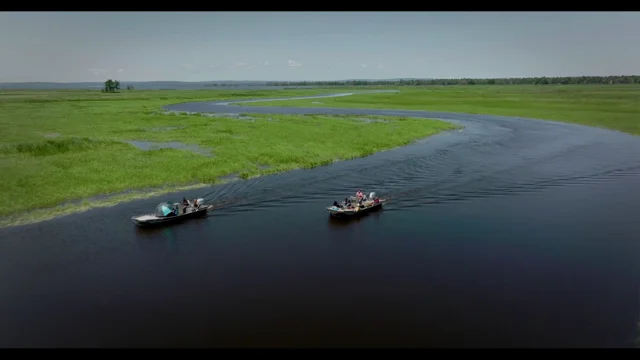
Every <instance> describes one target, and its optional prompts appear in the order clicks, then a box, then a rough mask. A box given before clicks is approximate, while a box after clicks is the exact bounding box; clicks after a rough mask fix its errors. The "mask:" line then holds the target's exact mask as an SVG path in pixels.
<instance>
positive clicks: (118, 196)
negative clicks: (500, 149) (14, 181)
mask: <svg viewBox="0 0 640 360" xmlns="http://www.w3.org/2000/svg"><path fill="white" fill-rule="evenodd" d="M439 121H445V122H447V123H449V124H451V125H453V126H455V127H454V128H452V129H450V130H442V131H439V132H437V133H435V134H431V135H428V136H426V137H424V138H419V139H415V140H413V141H411V142H410V143H408V144H405V145H400V146H394V147H392V148H389V149H383V150H380V151H376V152H373V153H371V154H367V155H365V156H362V157H357V158H355V159H361V158H365V157H367V156H372V155H375V154H378V153H383V152H387V151H392V150H396V149H400V148H404V147H406V146H411V145H414V144H417V143H423V142H425V141H428V139H430V138H432V137H433V136H436V135H440V134H444V133H447V132H452V131H461V129H462V128H463V126H460V125H459V124H455V123H454V122H450V121H446V120H439ZM355 159H336V160H333V161H332V162H331V163H329V164H322V165H318V166H312V167H300V168H295V169H288V170H285V171H281V172H270V173H266V174H258V175H256V176H251V177H249V178H246V179H245V178H240V177H238V176H237V174H236V173H231V174H226V175H224V176H222V177H221V181H219V182H216V183H213V184H204V183H192V184H190V185H178V186H172V187H157V188H147V189H144V188H138V189H136V188H131V189H128V190H126V191H123V192H118V193H114V194H108V195H104V194H99V195H94V196H91V197H88V198H81V199H74V200H70V201H67V202H65V203H63V204H60V205H57V206H54V207H49V208H41V209H34V210H27V211H24V212H21V213H18V214H16V215H14V216H5V217H0V229H7V228H12V227H19V226H24V225H31V224H37V223H41V222H44V221H49V220H55V219H57V218H61V217H64V216H68V215H73V214H79V213H83V212H86V211H90V210H94V209H98V208H106V207H113V206H117V205H120V204H124V203H127V202H131V201H136V200H144V199H149V198H152V197H156V196H160V195H166V194H174V193H178V192H181V191H186V190H195V189H202V188H206V187H211V186H219V185H225V184H230V183H233V182H236V181H246V180H250V179H254V178H258V177H261V176H270V175H277V174H286V173H288V172H292V171H299V170H310V169H314V168H318V167H322V166H329V165H331V164H334V163H336V162H342V161H349V160H355ZM222 179H224V180H222ZM214 207H215V206H214ZM150 212H151V210H150ZM132 216H133V214H132Z"/></svg>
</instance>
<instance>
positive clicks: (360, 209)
mask: <svg viewBox="0 0 640 360" xmlns="http://www.w3.org/2000/svg"><path fill="white" fill-rule="evenodd" d="M372 194H373V195H374V196H371V197H370V199H368V200H367V201H363V202H362V205H359V204H358V203H357V198H356V197H355V196H351V197H350V198H349V199H350V200H351V201H352V203H353V204H355V205H353V206H350V207H348V206H346V204H344V203H343V204H342V205H341V206H336V205H335V203H334V205H332V206H329V207H328V208H327V211H329V215H330V216H331V217H335V218H349V217H356V216H362V215H365V214H368V213H370V212H374V211H378V210H380V209H382V204H383V203H385V200H384V199H379V198H377V197H375V193H372Z"/></svg>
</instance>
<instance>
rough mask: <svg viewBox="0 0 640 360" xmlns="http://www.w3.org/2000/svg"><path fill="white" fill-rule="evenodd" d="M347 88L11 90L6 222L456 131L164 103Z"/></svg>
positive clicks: (1, 121) (6, 99)
mask: <svg viewBox="0 0 640 360" xmlns="http://www.w3.org/2000/svg"><path fill="white" fill-rule="evenodd" d="M342 90H343V89H340V90H338V91H336V90H335V89H304V90H275V91H262V90H231V91H225V90H205V91H132V92H122V93H115V94H104V93H100V92H98V91H2V92H0V107H2V111H1V112H0V131H1V133H2V134H3V136H2V139H1V140H0V172H1V173H2V174H3V177H2V178H3V186H2V187H0V201H3V202H4V203H11V204H12V206H10V207H4V208H1V209H0V226H2V227H5V226H10V225H17V224H25V223H29V222H34V221H38V220H43V219H47V218H51V217H54V216H58V215H63V214H69V213H73V212H77V211H82V210H85V209H88V208H91V207H96V206H109V205H113V204H116V203H118V202H122V201H125V200H130V199H134V198H143V197H147V196H152V195H160V194H162V193H166V192H169V191H175V190H180V189H185V188H189V187H191V188H193V187H198V186H202V184H213V183H217V182H220V181H222V180H223V178H224V177H225V176H227V175H229V174H237V175H238V176H239V177H241V178H249V177H253V176H258V175H261V174H269V173H275V172H282V171H287V170H292V169H296V168H309V167H314V166H319V165H324V164H329V163H331V162H333V161H336V160H344V159H350V158H356V157H362V156H366V155H370V154H372V153H375V152H378V151H382V150H387V149H390V148H393V147H397V146H401V145H405V144H408V143H410V142H412V141H415V140H417V139H420V138H424V137H427V136H430V135H433V134H436V133H438V132H440V131H443V130H449V129H453V128H454V127H453V126H452V125H451V124H448V123H445V122H440V121H435V120H433V121H424V120H418V119H409V118H387V117H385V118H381V117H366V118H364V117H355V116H353V117H346V116H292V115H288V116H280V115H254V114H245V115H243V116H239V117H229V116H226V117H223V116H219V115H216V114H197V115H187V114H180V113H171V112H166V111H163V110H162V109H161V108H162V106H164V105H167V104H172V103H180V102H190V101H208V100H223V99H254V98H260V97H264V98H274V97H287V96H304V95H313V94H326V93H332V92H339V91H342ZM154 146H155V149H152V150H149V148H150V147H151V148H153V147H154ZM167 146H169V147H172V148H166V147H167ZM140 147H142V148H140ZM163 147H164V148H163ZM132 190H134V191H132ZM103 195H109V196H106V197H105V196H103ZM97 196H99V197H97ZM82 199H85V200H84V201H82ZM87 199H89V200H87ZM70 202H73V203H70Z"/></svg>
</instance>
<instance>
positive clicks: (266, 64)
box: [260, 61, 269, 66]
mask: <svg viewBox="0 0 640 360" xmlns="http://www.w3.org/2000/svg"><path fill="white" fill-rule="evenodd" d="M260 65H262V66H269V62H268V61H263V62H261V63H260Z"/></svg>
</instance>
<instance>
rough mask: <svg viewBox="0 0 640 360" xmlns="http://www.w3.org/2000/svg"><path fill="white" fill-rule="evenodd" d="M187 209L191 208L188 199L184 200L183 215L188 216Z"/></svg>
mask: <svg viewBox="0 0 640 360" xmlns="http://www.w3.org/2000/svg"><path fill="white" fill-rule="evenodd" d="M187 208H189V200H187V198H184V197H183V198H182V213H183V214H186V213H187Z"/></svg>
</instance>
